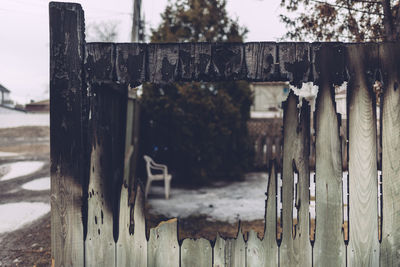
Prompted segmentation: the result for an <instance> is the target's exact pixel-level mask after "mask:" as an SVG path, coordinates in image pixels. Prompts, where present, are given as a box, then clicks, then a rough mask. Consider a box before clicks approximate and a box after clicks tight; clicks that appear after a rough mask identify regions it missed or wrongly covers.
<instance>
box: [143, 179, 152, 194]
mask: <svg viewBox="0 0 400 267" xmlns="http://www.w3.org/2000/svg"><path fill="white" fill-rule="evenodd" d="M150 184H151V179H150V178H147V183H146V190H145V191H144V198H145V199H147V194H148V193H149V190H150Z"/></svg>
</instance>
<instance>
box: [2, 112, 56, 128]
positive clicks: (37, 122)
mask: <svg viewBox="0 0 400 267" xmlns="http://www.w3.org/2000/svg"><path fill="white" fill-rule="evenodd" d="M49 125H50V115H49V113H23V112H18V113H4V114H2V113H0V128H12V127H20V126H49Z"/></svg>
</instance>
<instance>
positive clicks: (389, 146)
mask: <svg viewBox="0 0 400 267" xmlns="http://www.w3.org/2000/svg"><path fill="white" fill-rule="evenodd" d="M399 51H400V47H399V45H398V44H383V45H381V46H380V55H381V56H382V58H381V65H382V69H383V73H384V75H383V84H384V91H383V98H382V99H383V103H381V110H382V123H381V127H382V175H383V177H382V185H383V189H382V194H383V197H382V198H383V200H382V203H383V209H382V217H383V222H382V243H381V252H380V253H381V254H380V263H381V266H382V267H386V266H391V267H392V266H400V179H399V177H400V94H399V88H398V86H399V74H400V73H399V65H398V64H399V63H398V62H399V57H400V54H399Z"/></svg>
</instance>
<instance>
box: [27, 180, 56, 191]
mask: <svg viewBox="0 0 400 267" xmlns="http://www.w3.org/2000/svg"><path fill="white" fill-rule="evenodd" d="M21 187H22V188H23V189H25V190H32V191H41V190H50V177H44V178H38V179H35V180H33V181H30V182H28V183H25V184H23V185H22V186H21Z"/></svg>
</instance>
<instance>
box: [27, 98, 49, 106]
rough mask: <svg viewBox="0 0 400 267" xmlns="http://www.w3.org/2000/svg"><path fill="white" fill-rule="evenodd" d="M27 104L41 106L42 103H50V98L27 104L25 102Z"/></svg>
mask: <svg viewBox="0 0 400 267" xmlns="http://www.w3.org/2000/svg"><path fill="white" fill-rule="evenodd" d="M26 105H27V106H28V105H29V106H42V105H50V99H46V100H42V101H38V102H31V103H29V104H26Z"/></svg>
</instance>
